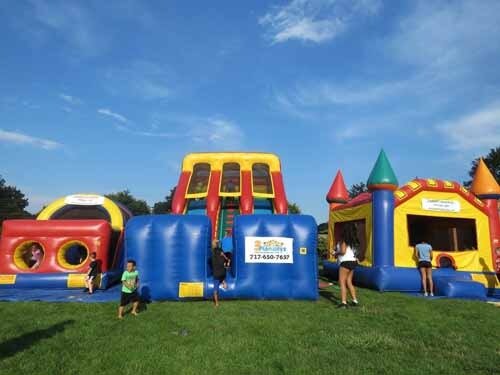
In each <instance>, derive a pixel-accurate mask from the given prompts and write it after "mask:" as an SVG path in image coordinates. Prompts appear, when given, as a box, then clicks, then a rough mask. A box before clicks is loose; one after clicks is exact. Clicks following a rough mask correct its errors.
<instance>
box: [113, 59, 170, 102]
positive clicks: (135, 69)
mask: <svg viewBox="0 0 500 375" xmlns="http://www.w3.org/2000/svg"><path fill="white" fill-rule="evenodd" d="M105 77H106V79H105V82H104V84H105V86H106V88H107V89H108V91H110V92H111V93H113V94H115V95H123V94H127V95H132V96H135V97H139V98H141V99H143V100H157V99H167V98H169V97H171V96H172V89H171V84H170V82H171V81H172V79H171V78H170V77H171V74H170V72H169V71H168V70H167V69H165V67H162V66H160V65H159V64H155V63H153V62H150V61H135V62H133V63H131V64H129V65H128V66H125V67H122V68H113V69H109V70H108V71H107V72H106V73H105Z"/></svg>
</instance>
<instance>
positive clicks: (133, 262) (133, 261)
mask: <svg viewBox="0 0 500 375" xmlns="http://www.w3.org/2000/svg"><path fill="white" fill-rule="evenodd" d="M127 263H132V265H134V266H135V260H133V259H129V260H127Z"/></svg>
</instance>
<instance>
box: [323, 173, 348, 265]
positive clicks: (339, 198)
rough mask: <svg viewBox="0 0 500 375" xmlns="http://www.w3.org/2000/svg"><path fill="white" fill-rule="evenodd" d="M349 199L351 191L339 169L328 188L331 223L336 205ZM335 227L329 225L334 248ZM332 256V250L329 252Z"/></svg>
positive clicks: (327, 197) (330, 238) (330, 243)
mask: <svg viewBox="0 0 500 375" xmlns="http://www.w3.org/2000/svg"><path fill="white" fill-rule="evenodd" d="M348 200H349V192H348V191H347V187H346V186H345V182H344V177H343V176H342V172H341V171H340V170H338V171H337V175H336V176H335V178H334V180H333V182H332V186H330V190H328V194H327V195H326V201H327V202H328V203H329V209H328V222H329V223H331V220H330V214H331V212H332V210H334V209H335V207H338V206H341V205H342V204H344V203H347V201H348ZM332 231H333V228H331V227H330V225H329V226H328V247H329V248H330V249H333V233H332ZM328 256H329V258H330V252H329V255H328Z"/></svg>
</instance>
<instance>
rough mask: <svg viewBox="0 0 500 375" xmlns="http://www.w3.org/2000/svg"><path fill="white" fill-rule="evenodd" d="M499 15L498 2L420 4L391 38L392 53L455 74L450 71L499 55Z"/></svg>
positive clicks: (406, 60) (402, 58) (409, 61)
mask: <svg viewBox="0 0 500 375" xmlns="http://www.w3.org/2000/svg"><path fill="white" fill-rule="evenodd" d="M499 14H500V2H498V1H496V0H482V1H467V0H457V1H419V2H418V3H417V5H416V8H415V9H414V10H413V11H412V12H411V13H410V14H409V15H408V16H407V17H405V18H404V19H403V20H402V21H401V22H400V24H399V30H397V32H396V33H395V34H394V36H393V37H392V38H390V39H389V43H388V46H389V53H390V54H391V55H392V56H395V57H396V58H398V59H400V60H402V61H404V62H406V63H409V64H411V65H420V66H425V67H427V68H430V67H432V68H434V69H444V70H446V74H452V73H451V72H450V71H449V70H448V69H449V68H451V69H452V70H453V71H455V70H457V69H463V68H464V65H468V64H471V63H472V62H474V61H478V60H482V59H488V58H491V56H492V55H497V56H498V52H499V49H498V42H497V38H495V36H496V35H499V33H500V23H499V22H498V15H499Z"/></svg>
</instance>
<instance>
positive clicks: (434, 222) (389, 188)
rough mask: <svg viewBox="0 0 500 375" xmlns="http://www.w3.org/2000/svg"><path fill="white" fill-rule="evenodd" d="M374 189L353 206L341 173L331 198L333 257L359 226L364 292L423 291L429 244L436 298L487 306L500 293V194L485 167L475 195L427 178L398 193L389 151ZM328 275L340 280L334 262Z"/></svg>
mask: <svg viewBox="0 0 500 375" xmlns="http://www.w3.org/2000/svg"><path fill="white" fill-rule="evenodd" d="M367 185H368V189H369V192H366V193H361V194H360V195H358V196H357V197H354V198H352V199H349V195H348V192H347V188H346V186H345V183H344V180H343V176H342V173H341V172H340V171H338V173H337V175H336V177H335V179H334V181H333V184H332V186H331V188H330V190H329V192H328V194H327V197H326V199H327V202H328V203H329V223H328V235H329V248H330V249H333V248H334V246H335V244H336V243H337V240H338V238H339V236H340V234H341V233H342V227H343V225H345V223H347V222H353V223H355V226H356V229H357V233H358V239H359V242H360V246H359V249H358V259H359V263H360V266H358V268H356V272H355V274H354V278H355V282H356V283H357V284H358V285H362V286H366V287H369V288H373V289H376V290H380V291H408V292H417V291H420V289H421V280H420V274H419V272H418V270H417V267H416V265H417V259H415V258H414V246H415V245H416V244H417V243H419V242H420V241H421V240H425V241H426V242H428V243H430V244H431V245H432V247H433V249H434V251H433V252H434V259H433V261H432V265H433V268H435V269H434V270H433V280H434V286H435V289H436V290H435V293H436V294H437V295H443V296H449V297H466V298H478V299H484V298H486V296H487V295H495V294H496V295H498V294H499V293H500V279H499V277H498V276H499V275H500V219H499V211H498V199H499V198H500V187H499V185H498V183H497V182H496V180H495V179H494V177H493V176H492V175H491V173H490V171H489V170H488V168H487V167H486V165H485V164H484V162H483V161H482V160H480V162H479V164H478V168H477V170H476V174H475V177H474V179H473V183H472V187H471V190H470V191H469V190H467V189H465V188H464V187H463V186H461V185H460V184H458V183H457V182H453V181H445V180H437V179H420V178H417V179H415V180H413V181H411V182H409V183H407V184H406V185H404V186H401V187H398V181H397V179H396V176H395V174H394V172H393V169H392V167H391V165H390V163H389V160H388V159H387V156H386V154H385V153H384V151H383V150H382V151H381V152H380V155H379V157H378V159H377V161H376V163H375V165H374V167H373V170H372V172H371V174H370V176H369V178H368V182H367ZM324 268H325V271H326V272H327V274H328V275H330V276H332V277H334V278H336V277H337V276H338V265H337V263H335V261H334V260H333V259H328V260H327V261H325V262H324Z"/></svg>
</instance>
